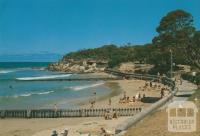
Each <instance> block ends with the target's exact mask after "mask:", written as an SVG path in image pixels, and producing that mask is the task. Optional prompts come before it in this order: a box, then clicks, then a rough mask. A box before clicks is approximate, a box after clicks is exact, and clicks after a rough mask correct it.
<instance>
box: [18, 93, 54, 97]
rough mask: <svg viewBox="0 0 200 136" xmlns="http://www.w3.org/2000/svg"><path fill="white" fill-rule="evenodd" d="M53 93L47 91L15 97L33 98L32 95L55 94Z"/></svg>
mask: <svg viewBox="0 0 200 136" xmlns="http://www.w3.org/2000/svg"><path fill="white" fill-rule="evenodd" d="M53 92H54V91H46V92H38V93H25V94H20V95H15V96H14V98H18V97H28V96H32V95H46V94H50V93H53Z"/></svg>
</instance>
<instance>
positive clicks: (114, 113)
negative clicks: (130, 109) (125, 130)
mask: <svg viewBox="0 0 200 136" xmlns="http://www.w3.org/2000/svg"><path fill="white" fill-rule="evenodd" d="M113 118H114V119H117V113H116V111H115V110H114V111H113Z"/></svg>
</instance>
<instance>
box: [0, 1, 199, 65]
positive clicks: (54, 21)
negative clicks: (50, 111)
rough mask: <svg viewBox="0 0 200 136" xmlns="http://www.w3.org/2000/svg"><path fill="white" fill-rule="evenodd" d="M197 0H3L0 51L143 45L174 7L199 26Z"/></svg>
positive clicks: (59, 51) (60, 51) (17, 52)
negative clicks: (188, 15)
mask: <svg viewBox="0 0 200 136" xmlns="http://www.w3.org/2000/svg"><path fill="white" fill-rule="evenodd" d="M198 5H200V1H199V0H192V1H190V0H184V1H180V0H168V1H160V0H152V1H149V0H140V1H132V0H118V1H116V0H115V1H114V0H101V1H93V0H84V1H81V0H77V1H73V0H66V1H63V0H57V1H56V0H48V1H46V0H42V1H41V0H30V1H25V0H18V1H15V0H9V1H7V0H1V1H0V55H23V54H40V53H45V52H46V53H47V54H48V53H49V54H59V55H64V54H66V53H69V52H72V51H77V50H81V49H87V48H97V47H100V46H103V45H108V44H115V45H118V46H123V45H125V44H127V43H131V44H132V45H144V44H147V43H151V40H152V39H153V37H154V36H156V35H157V33H156V27H157V26H158V25H159V22H160V19H161V18H162V17H163V16H165V15H166V14H167V13H168V12H170V11H172V10H176V9H182V10H185V11H186V12H189V13H191V14H192V15H193V17H194V26H195V27H196V28H197V30H200V14H199V13H200V8H199V6H198ZM0 61H1V59H0Z"/></svg>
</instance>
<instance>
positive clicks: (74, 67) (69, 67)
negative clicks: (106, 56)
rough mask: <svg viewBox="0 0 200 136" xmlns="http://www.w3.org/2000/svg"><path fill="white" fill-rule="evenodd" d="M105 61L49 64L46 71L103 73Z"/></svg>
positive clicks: (66, 61)
mask: <svg viewBox="0 0 200 136" xmlns="http://www.w3.org/2000/svg"><path fill="white" fill-rule="evenodd" d="M107 63H108V62H107V61H102V60H87V59H83V60H73V59H68V60H64V61H63V60H62V61H60V62H57V63H53V64H50V65H49V66H48V70H51V71H62V72H69V73H92V72H103V71H104V69H105V68H106V67H107Z"/></svg>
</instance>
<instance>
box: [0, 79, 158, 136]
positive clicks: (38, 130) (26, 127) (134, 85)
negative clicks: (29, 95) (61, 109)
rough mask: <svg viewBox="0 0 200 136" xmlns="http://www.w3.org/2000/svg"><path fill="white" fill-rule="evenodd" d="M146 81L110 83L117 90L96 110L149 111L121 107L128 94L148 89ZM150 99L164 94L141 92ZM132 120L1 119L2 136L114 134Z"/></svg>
mask: <svg viewBox="0 0 200 136" xmlns="http://www.w3.org/2000/svg"><path fill="white" fill-rule="evenodd" d="M144 84H145V81H142V80H117V81H107V82H106V83H105V85H106V86H107V87H111V89H113V90H112V91H111V93H110V94H109V95H107V96H103V97H99V98H98V97H97V102H96V104H95V105H94V108H100V107H104V108H105V107H142V108H145V107H147V106H148V105H150V104H149V103H142V102H139V101H137V102H134V103H127V104H119V100H120V98H122V97H123V94H124V92H126V95H127V96H129V97H130V98H132V97H133V96H135V95H136V94H137V93H138V92H139V87H142V86H144ZM142 93H145V95H146V96H152V97H160V91H158V90H151V91H144V92H141V94H142ZM109 98H110V99H111V101H112V104H111V106H110V105H109V104H108V100H109ZM90 106H91V105H90V104H89V103H87V102H84V103H82V107H84V108H86V107H87V108H89V107H90ZM127 118H128V117H120V118H118V119H114V120H105V119H104V118H96V117H90V118H56V119H46V118H45V119H1V120H0V136H49V135H50V134H51V133H52V131H53V130H57V131H58V132H59V133H61V132H63V131H64V130H65V129H67V130H69V135H70V136H76V135H77V136H78V135H79V133H80V132H82V133H89V132H90V133H94V134H97V133H99V132H100V128H101V127H104V128H106V129H107V130H109V131H111V132H114V129H115V127H116V126H117V125H118V124H119V123H120V122H122V121H124V120H125V119H127Z"/></svg>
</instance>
